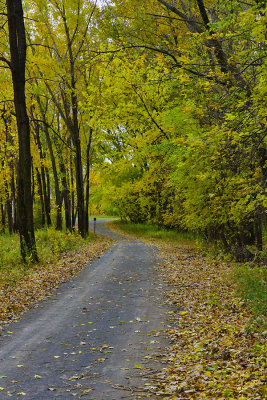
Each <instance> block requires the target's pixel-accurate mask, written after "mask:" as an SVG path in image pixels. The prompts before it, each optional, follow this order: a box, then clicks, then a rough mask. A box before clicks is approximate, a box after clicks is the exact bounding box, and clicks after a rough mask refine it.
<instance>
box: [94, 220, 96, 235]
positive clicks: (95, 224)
mask: <svg viewBox="0 0 267 400" xmlns="http://www.w3.org/2000/svg"><path fill="white" fill-rule="evenodd" d="M95 228H96V218H94V233H95Z"/></svg>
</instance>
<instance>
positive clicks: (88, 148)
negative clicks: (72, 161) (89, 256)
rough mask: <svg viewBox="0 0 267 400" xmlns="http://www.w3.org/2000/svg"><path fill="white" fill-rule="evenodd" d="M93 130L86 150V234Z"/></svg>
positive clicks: (87, 229)
mask: <svg viewBox="0 0 267 400" xmlns="http://www.w3.org/2000/svg"><path fill="white" fill-rule="evenodd" d="M92 136H93V129H92V128H91V129H90V134H89V140H88V144H87V148H86V192H85V232H86V234H87V233H88V231H89V189H90V187H89V178H90V149H91V143H92Z"/></svg>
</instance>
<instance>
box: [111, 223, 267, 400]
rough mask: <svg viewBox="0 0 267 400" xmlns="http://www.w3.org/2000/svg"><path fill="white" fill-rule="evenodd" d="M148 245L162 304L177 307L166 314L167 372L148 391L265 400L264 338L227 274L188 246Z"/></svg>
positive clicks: (176, 396)
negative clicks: (155, 256)
mask: <svg viewBox="0 0 267 400" xmlns="http://www.w3.org/2000/svg"><path fill="white" fill-rule="evenodd" d="M113 226H114V225H113ZM113 229H115V230H117V231H118V227H115V228H113ZM139 239H140V238H139ZM146 241H147V240H146ZM149 243H151V244H153V245H154V246H156V247H157V248H158V249H159V252H160V256H161V258H162V259H163V264H162V265H161V269H162V275H163V279H167V280H168V281H169V283H170V288H171V290H170V292H169V293H168V301H169V302H170V303H171V304H172V305H175V306H177V309H176V311H174V312H173V313H172V312H171V313H170V314H171V317H172V318H173V321H172V322H173V323H172V325H173V328H171V329H169V331H168V334H169V335H170V337H171V339H172V343H173V345H172V347H171V348H170V349H169V351H168V354H167V356H166V357H167V362H168V367H167V368H166V369H164V370H163V371H162V372H161V373H160V374H159V376H157V378H156V379H154V380H153V381H154V383H153V387H152V389H153V391H155V392H157V393H158V395H162V396H163V398H166V399H170V398H171V399H172V400H178V399H179V400H180V399H181V400H182V399H183V400H187V399H188V400H189V399H202V398H206V399H209V400H211V399H221V400H224V399H232V400H234V399H235V400H236V399H238V400H245V399H246V400H247V399H251V400H261V399H264V398H266V391H265V390H266V385H265V384H266V375H265V372H266V370H265V366H266V343H265V339H266V333H267V332H266V331H265V332H262V331H261V330H260V329H258V328H257V326H256V316H254V315H253V314H252V313H251V312H250V311H249V310H248V308H247V307H246V304H245V303H244V302H243V301H242V300H241V299H239V298H237V297H236V290H235V289H236V287H235V282H234V280H233V275H232V268H231V267H229V265H227V264H226V263H223V262H217V261H215V260H212V259H209V258H207V257H203V256H202V255H201V254H200V253H199V252H198V251H196V250H195V249H193V248H192V247H191V246H190V245H184V244H173V243H167V242H164V241H160V240H155V239H151V240H149ZM155 382H157V383H155Z"/></svg>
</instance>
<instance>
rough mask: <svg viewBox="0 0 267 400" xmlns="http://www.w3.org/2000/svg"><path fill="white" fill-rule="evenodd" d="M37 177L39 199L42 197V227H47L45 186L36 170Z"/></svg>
mask: <svg viewBox="0 0 267 400" xmlns="http://www.w3.org/2000/svg"><path fill="white" fill-rule="evenodd" d="M36 177H37V184H38V192H39V197H40V202H41V218H42V220H41V224H42V227H44V226H45V206H44V193H43V185H42V179H41V174H40V172H39V170H38V168H36Z"/></svg>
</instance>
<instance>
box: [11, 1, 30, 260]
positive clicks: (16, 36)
mask: <svg viewBox="0 0 267 400" xmlns="http://www.w3.org/2000/svg"><path fill="white" fill-rule="evenodd" d="M6 5H7V17H8V28H9V45H10V55H11V71H12V82H13V90H14V105H15V112H16V121H17V129H18V138H19V161H18V224H19V233H20V247H21V255H22V259H23V260H24V261H26V258H27V257H29V258H30V259H31V260H32V261H33V262H35V261H37V260H38V257H37V250H36V243H35V236H34V227H33V199H32V193H31V172H32V171H31V163H32V160H31V149H30V125H29V118H28V114H27V109H26V99H25V62H26V38H25V27H24V17H23V8H22V2H21V0H6Z"/></svg>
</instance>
